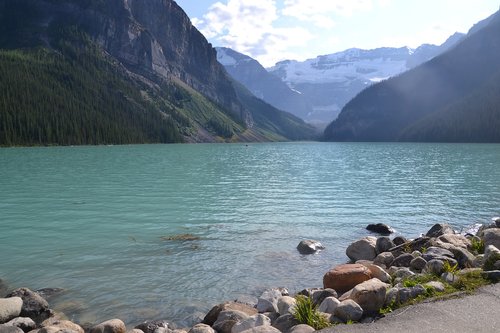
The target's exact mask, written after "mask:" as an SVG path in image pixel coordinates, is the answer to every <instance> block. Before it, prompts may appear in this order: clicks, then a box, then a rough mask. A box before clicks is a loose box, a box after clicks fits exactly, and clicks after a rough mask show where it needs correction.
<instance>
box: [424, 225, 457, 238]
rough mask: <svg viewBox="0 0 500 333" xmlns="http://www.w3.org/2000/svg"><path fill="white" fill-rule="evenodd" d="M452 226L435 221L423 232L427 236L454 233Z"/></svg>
mask: <svg viewBox="0 0 500 333" xmlns="http://www.w3.org/2000/svg"><path fill="white" fill-rule="evenodd" d="M454 233H455V232H454V231H453V228H452V227H451V226H450V225H449V224H447V223H437V224H434V225H433V226H432V228H430V229H429V231H427V234H425V235H426V236H427V237H439V236H442V235H446V234H454Z"/></svg>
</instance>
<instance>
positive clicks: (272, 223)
mask: <svg viewBox="0 0 500 333" xmlns="http://www.w3.org/2000/svg"><path fill="white" fill-rule="evenodd" d="M498 215H500V145H498V144H484V145H480V144H411V143H404V144H399V143H264V144H248V145H247V144H197V145H133V146H110V147H106V146H98V147H88V146H84V147H49V148H5V149H0V278H1V279H4V280H6V281H7V282H8V283H9V285H10V287H12V288H14V287H21V286H26V287H29V288H31V289H39V288H45V287H59V288H64V289H66V292H65V293H64V294H63V295H62V296H59V297H57V298H55V299H54V300H53V301H52V300H51V305H53V307H54V308H55V309H56V310H62V311H65V312H66V313H68V314H69V315H70V318H71V319H73V320H77V321H79V322H97V321H100V320H106V319H111V318H121V319H123V320H124V321H125V322H126V323H127V324H135V323H138V322H140V321H142V320H147V319H169V320H173V321H175V322H177V323H179V324H180V325H187V324H191V323H192V321H193V320H195V319H196V318H197V317H199V316H200V315H202V314H203V313H204V312H207V311H208V310H209V309H210V308H211V307H212V306H213V305H215V304H217V303H221V302H223V301H225V300H234V299H236V298H238V297H244V296H248V295H250V296H257V295H259V294H260V293H261V292H262V291H263V290H265V289H266V288H271V287H287V288H288V289H289V290H290V291H291V292H294V291H299V290H301V289H303V288H306V287H321V286H322V277H323V274H324V273H325V272H326V271H327V270H328V269H330V268H331V267H333V266H334V265H336V264H340V263H344V262H346V261H347V257H346V255H345V248H346V247H347V246H348V245H349V243H350V242H352V241H354V240H356V239H357V238H360V237H363V236H366V235H370V233H369V232H367V231H366V230H365V227H366V225H368V224H370V223H378V222H382V223H387V224H389V225H391V226H392V227H393V228H395V229H396V231H397V235H404V236H406V237H417V236H419V235H420V234H421V233H425V232H426V231H427V230H428V229H429V228H430V227H431V226H432V225H433V224H434V223H437V222H448V223H450V224H452V225H453V226H454V227H455V228H456V229H457V230H460V229H462V228H464V227H466V226H469V225H471V224H473V223H478V222H479V223H487V222H490V220H491V218H492V217H493V216H498ZM183 234H189V235H191V236H192V237H194V238H196V239H194V240H186V241H182V240H167V239H166V238H168V237H171V236H175V235H183ZM303 239H316V240H319V241H321V242H322V243H323V245H325V246H326V249H325V250H324V251H322V252H321V253H319V254H316V255H311V256H302V255H299V254H298V252H297V250H296V246H297V244H298V243H299V242H300V241H301V240H303Z"/></svg>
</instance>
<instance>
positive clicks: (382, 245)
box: [375, 237, 396, 253]
mask: <svg viewBox="0 0 500 333" xmlns="http://www.w3.org/2000/svg"><path fill="white" fill-rule="evenodd" d="M395 246H396V244H394V242H393V241H391V239H390V238H389V237H379V238H377V242H376V243H375V249H376V251H377V253H383V252H387V251H389V250H390V249H392V248H393V247H395Z"/></svg>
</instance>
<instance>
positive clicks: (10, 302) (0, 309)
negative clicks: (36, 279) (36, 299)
mask: <svg viewBox="0 0 500 333" xmlns="http://www.w3.org/2000/svg"><path fill="white" fill-rule="evenodd" d="M22 308H23V300H22V298H21V297H9V298H0V324H3V323H6V322H8V321H9V320H11V319H14V318H16V317H19V315H20V314H21V310H22Z"/></svg>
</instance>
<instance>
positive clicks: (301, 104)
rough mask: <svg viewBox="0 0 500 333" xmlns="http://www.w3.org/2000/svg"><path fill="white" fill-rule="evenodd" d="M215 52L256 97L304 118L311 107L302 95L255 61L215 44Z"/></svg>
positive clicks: (227, 69) (310, 110)
mask: <svg viewBox="0 0 500 333" xmlns="http://www.w3.org/2000/svg"><path fill="white" fill-rule="evenodd" d="M216 51H217V60H218V61H219V63H221V64H222V65H223V66H224V67H225V68H226V71H227V72H228V73H229V75H231V76H232V77H233V78H234V79H235V80H236V81H238V82H239V83H241V84H242V85H244V86H245V87H246V88H247V89H248V90H250V91H251V92H252V93H253V94H254V95H255V96H256V97H258V98H260V99H262V100H264V101H266V102H267V103H269V104H271V105H272V106H274V107H276V108H278V109H281V110H284V111H287V112H290V113H292V114H294V115H296V116H297V117H299V118H302V119H307V116H308V114H310V113H311V112H312V106H311V105H310V104H309V103H308V102H307V100H306V99H305V98H304V96H303V95H302V94H300V93H299V92H297V91H294V90H292V89H291V88H290V87H289V86H288V85H287V84H286V83H284V82H283V81H281V79H280V78H278V77H276V76H274V75H271V74H269V72H268V71H267V70H266V69H265V68H264V67H262V65H261V64H260V63H259V62H258V61H257V60H255V59H252V58H250V57H248V56H246V55H244V54H241V53H238V52H236V51H234V50H232V49H229V48H224V47H217V48H216Z"/></svg>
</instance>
